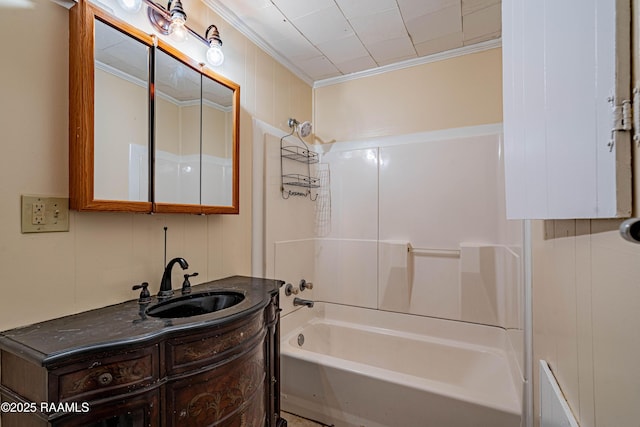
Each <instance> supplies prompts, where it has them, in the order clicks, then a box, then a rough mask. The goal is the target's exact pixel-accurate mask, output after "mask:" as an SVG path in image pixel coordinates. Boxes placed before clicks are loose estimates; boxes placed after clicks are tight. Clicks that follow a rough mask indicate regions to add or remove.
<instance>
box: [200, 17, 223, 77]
mask: <svg viewBox="0 0 640 427" xmlns="http://www.w3.org/2000/svg"><path fill="white" fill-rule="evenodd" d="M209 33H211V34H209ZM204 37H205V38H206V39H207V42H208V43H209V49H207V62H208V63H209V64H210V65H212V66H214V67H218V66H220V65H222V63H223V62H224V53H223V52H222V39H221V38H220V32H219V31H218V27H216V26H215V25H209V28H207V31H206V32H205V33H204Z"/></svg>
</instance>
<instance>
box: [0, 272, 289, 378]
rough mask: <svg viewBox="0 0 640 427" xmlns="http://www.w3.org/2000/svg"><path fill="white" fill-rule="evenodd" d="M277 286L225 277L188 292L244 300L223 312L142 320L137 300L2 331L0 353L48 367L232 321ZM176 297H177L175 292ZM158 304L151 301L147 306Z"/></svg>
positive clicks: (251, 309)
mask: <svg viewBox="0 0 640 427" xmlns="http://www.w3.org/2000/svg"><path fill="white" fill-rule="evenodd" d="M281 285H282V282H281V281H278V280H269V279H260V278H254V277H246V276H232V277H227V278H225V279H220V280H215V281H212V282H207V283H203V284H200V285H195V286H193V287H192V294H196V293H200V292H206V291H212V290H216V291H220V290H225V291H235V292H241V293H243V294H244V296H245V298H244V300H243V301H241V302H240V303H238V304H237V305H234V306H232V307H229V308H226V309H224V310H220V311H216V312H213V313H208V314H202V315H198V316H192V317H187V318H171V319H161V318H155V317H150V316H146V315H145V314H144V310H141V306H140V304H138V300H137V299H136V300H132V301H127V302H123V303H120V304H115V305H111V306H107V307H103V308H98V309H95V310H90V311H85V312H82V313H78V314H73V315H70V316H65V317H60V318H57V319H53V320H48V321H45V322H40V323H35V324H33V325H29V326H23V327H19V328H15V329H10V330H8V331H4V332H1V333H0V348H2V349H4V350H7V351H10V352H12V353H15V354H18V355H21V356H22V357H25V358H27V359H29V360H32V361H33V362H34V363H37V364H38V365H42V366H48V365H51V364H54V363H55V362H57V361H59V360H60V359H62V358H65V357H69V356H74V355H80V354H83V353H87V354H88V353H91V352H95V351H98V350H103V349H106V348H109V349H110V348H117V347H122V346H126V345H133V344H138V343H146V342H150V341H153V340H155V339H156V338H159V337H160V336H163V335H166V334H171V333H175V332H178V333H179V332H180V331H183V330H196V329H200V328H202V329H204V328H208V327H213V326H219V325H222V324H225V323H227V322H231V321H233V320H235V319H237V318H238V317H239V316H243V315H246V314H249V313H251V312H256V311H259V310H262V309H264V308H265V307H266V306H267V305H268V304H269V301H270V298H271V296H272V295H274V294H275V293H277V292H278V288H279V287H280V286H281ZM151 292H153V289H151ZM175 296H176V297H179V296H181V294H180V290H179V289H178V290H177V291H176V295H175ZM157 302H158V301H157V299H156V297H155V296H154V297H153V300H152V301H151V303H150V304H149V305H148V307H151V306H152V305H153V304H155V303H157Z"/></svg>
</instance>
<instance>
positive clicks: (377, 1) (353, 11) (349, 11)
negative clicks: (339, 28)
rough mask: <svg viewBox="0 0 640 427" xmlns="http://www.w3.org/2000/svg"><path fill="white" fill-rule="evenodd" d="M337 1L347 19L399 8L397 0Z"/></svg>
mask: <svg viewBox="0 0 640 427" xmlns="http://www.w3.org/2000/svg"><path fill="white" fill-rule="evenodd" d="M336 3H337V4H338V7H339V8H340V10H342V13H344V16H346V17H347V19H351V18H357V17H361V16H367V15H372V14H375V13H380V12H384V11H387V10H391V9H395V10H399V9H398V3H396V0H367V1H362V0H336Z"/></svg>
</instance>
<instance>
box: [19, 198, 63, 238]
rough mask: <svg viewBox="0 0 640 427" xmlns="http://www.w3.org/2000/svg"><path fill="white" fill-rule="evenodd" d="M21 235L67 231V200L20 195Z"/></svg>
mask: <svg viewBox="0 0 640 427" xmlns="http://www.w3.org/2000/svg"><path fill="white" fill-rule="evenodd" d="M21 231H22V232H23V233H49V232H55V231H69V198H68V197H45V196H26V195H22V229H21Z"/></svg>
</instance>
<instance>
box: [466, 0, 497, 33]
mask: <svg viewBox="0 0 640 427" xmlns="http://www.w3.org/2000/svg"><path fill="white" fill-rule="evenodd" d="M501 19H502V14H501V8H500V5H499V4H497V5H494V6H490V7H487V8H485V9H482V10H479V11H477V12H474V13H470V14H468V15H465V16H463V18H462V28H463V33H464V39H465V41H466V40H471V39H477V38H479V37H482V36H486V35H488V34H493V33H495V32H499V31H500V28H501V24H502V22H501Z"/></svg>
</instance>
